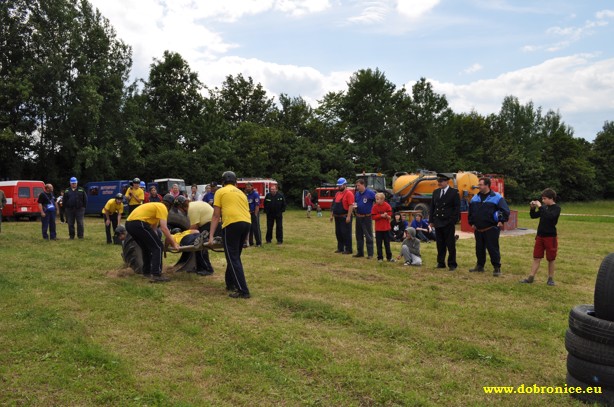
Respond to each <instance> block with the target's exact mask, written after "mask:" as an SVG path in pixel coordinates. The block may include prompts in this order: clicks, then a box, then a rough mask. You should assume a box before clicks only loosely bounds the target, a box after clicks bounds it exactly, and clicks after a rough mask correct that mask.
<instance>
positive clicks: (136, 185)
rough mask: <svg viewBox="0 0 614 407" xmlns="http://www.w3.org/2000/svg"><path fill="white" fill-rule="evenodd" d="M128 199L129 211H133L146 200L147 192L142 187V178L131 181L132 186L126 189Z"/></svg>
mask: <svg viewBox="0 0 614 407" xmlns="http://www.w3.org/2000/svg"><path fill="white" fill-rule="evenodd" d="M126 199H127V200H128V212H129V213H132V211H133V210H135V209H136V208H137V207H138V206H139V205H142V204H143V202H144V201H145V192H143V190H142V189H141V180H140V179H138V178H135V179H133V180H132V182H131V183H130V188H128V190H127V191H126Z"/></svg>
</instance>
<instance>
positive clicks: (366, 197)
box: [352, 179, 375, 259]
mask: <svg viewBox="0 0 614 407" xmlns="http://www.w3.org/2000/svg"><path fill="white" fill-rule="evenodd" d="M374 202H375V192H374V191H373V190H372V189H369V188H367V186H366V184H365V180H364V179H358V180H357V181H356V192H355V193H354V210H355V212H356V254H355V255H353V256H352V257H364V256H365V252H364V246H365V241H366V246H367V259H372V258H373V220H372V219H371V211H372V210H373V203H374Z"/></svg>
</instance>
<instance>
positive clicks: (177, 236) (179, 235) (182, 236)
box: [173, 229, 194, 244]
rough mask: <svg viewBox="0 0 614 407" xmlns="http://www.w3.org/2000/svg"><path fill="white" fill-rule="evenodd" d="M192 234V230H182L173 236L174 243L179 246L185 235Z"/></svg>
mask: <svg viewBox="0 0 614 407" xmlns="http://www.w3.org/2000/svg"><path fill="white" fill-rule="evenodd" d="M192 232H194V230H190V229H188V230H184V231H183V232H179V233H175V234H174V235H173V239H175V242H177V244H181V239H183V238H184V237H186V236H187V235H190V234H192Z"/></svg>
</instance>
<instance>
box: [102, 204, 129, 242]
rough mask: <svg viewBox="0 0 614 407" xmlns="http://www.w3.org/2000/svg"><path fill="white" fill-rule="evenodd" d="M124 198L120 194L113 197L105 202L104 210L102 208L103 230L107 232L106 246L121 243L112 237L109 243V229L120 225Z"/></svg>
mask: <svg viewBox="0 0 614 407" xmlns="http://www.w3.org/2000/svg"><path fill="white" fill-rule="evenodd" d="M123 201H124V196H123V195H122V194H117V195H115V197H114V198H111V199H109V200H108V201H107V203H106V204H105V206H104V208H102V215H103V216H104V228H105V230H106V232H107V244H111V243H114V244H121V242H120V241H119V240H118V239H117V238H116V237H113V241H111V227H113V230H115V229H116V228H117V225H119V224H120V223H121V220H122V213H124V202H123Z"/></svg>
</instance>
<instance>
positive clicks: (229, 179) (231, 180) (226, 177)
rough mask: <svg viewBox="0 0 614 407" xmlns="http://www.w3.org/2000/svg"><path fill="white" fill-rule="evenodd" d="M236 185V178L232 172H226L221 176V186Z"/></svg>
mask: <svg viewBox="0 0 614 407" xmlns="http://www.w3.org/2000/svg"><path fill="white" fill-rule="evenodd" d="M236 183H237V176H236V175H235V173H234V172H232V171H226V172H224V173H223V174H222V184H223V185H226V184H233V185H234V184H236Z"/></svg>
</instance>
